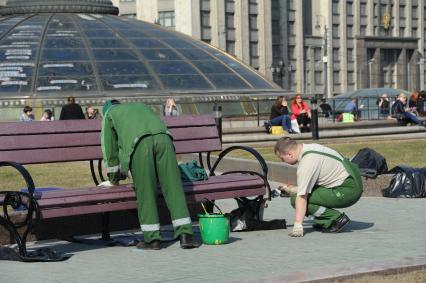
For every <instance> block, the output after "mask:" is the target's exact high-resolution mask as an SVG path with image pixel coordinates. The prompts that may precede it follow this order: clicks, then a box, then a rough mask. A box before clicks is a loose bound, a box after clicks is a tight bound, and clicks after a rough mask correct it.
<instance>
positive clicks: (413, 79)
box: [407, 50, 421, 90]
mask: <svg viewBox="0 0 426 283" xmlns="http://www.w3.org/2000/svg"><path fill="white" fill-rule="evenodd" d="M419 55H420V54H419V53H418V52H417V50H415V51H414V53H413V56H411V58H410V60H409V61H408V66H407V71H408V88H407V89H408V90H419V87H420V82H419V64H418V63H420V62H421V61H420V56H419Z"/></svg>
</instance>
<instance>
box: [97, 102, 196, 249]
mask: <svg viewBox="0 0 426 283" xmlns="http://www.w3.org/2000/svg"><path fill="white" fill-rule="evenodd" d="M102 112H103V121H102V135H101V136H102V152H103V158H104V162H105V163H106V165H107V172H108V179H109V181H110V182H111V183H112V184H113V185H117V184H118V182H119V181H120V180H123V179H125V178H127V174H128V171H129V170H130V172H131V174H132V178H133V182H134V186H135V191H136V198H137V207H138V216H139V222H140V223H141V230H142V232H143V235H144V242H141V243H139V244H138V246H137V247H138V248H141V249H154V250H159V249H160V248H161V245H160V243H161V235H160V222H159V219H158V211H157V197H156V196H157V185H158V184H160V186H161V189H162V192H163V196H164V199H165V201H166V204H167V207H168V209H169V211H170V215H171V218H172V224H173V228H174V236H175V238H179V239H180V245H181V248H184V249H190V248H197V247H198V246H199V244H198V243H197V242H195V241H194V237H193V235H194V232H193V230H192V224H191V218H190V217H189V212H188V207H187V205H186V200H185V195H184V192H183V187H182V181H181V179H180V178H181V177H180V172H179V168H178V166H177V161H176V153H175V151H174V147H173V143H172V137H171V136H170V133H169V132H168V131H167V127H166V125H165V124H164V123H163V121H162V120H161V119H160V118H159V117H158V116H157V115H156V114H155V113H154V112H153V111H152V110H151V108H149V107H148V106H146V105H144V104H142V103H127V104H120V102H119V101H117V100H111V101H107V102H106V103H105V105H104V107H103V109H102Z"/></svg>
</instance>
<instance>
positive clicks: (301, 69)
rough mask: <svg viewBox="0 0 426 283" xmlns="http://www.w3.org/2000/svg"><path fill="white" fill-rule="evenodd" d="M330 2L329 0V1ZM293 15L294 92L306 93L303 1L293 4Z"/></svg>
mask: <svg viewBox="0 0 426 283" xmlns="http://www.w3.org/2000/svg"><path fill="white" fill-rule="evenodd" d="M330 1H331V0H330ZM293 3H294V4H293V5H294V6H295V9H296V14H295V29H296V48H295V49H296V50H295V53H296V58H297V59H296V78H295V80H296V91H297V92H302V93H304V92H306V89H305V66H304V63H305V54H304V53H305V52H304V50H305V41H304V33H303V1H294V2H293Z"/></svg>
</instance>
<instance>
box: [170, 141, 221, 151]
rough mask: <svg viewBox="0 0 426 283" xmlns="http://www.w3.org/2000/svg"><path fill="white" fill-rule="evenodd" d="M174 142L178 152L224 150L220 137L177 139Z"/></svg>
mask: <svg viewBox="0 0 426 283" xmlns="http://www.w3.org/2000/svg"><path fill="white" fill-rule="evenodd" d="M173 144H174V145H175V149H176V153H177V154H184V153H194V152H195V153H198V152H209V151H221V150H222V144H221V143H220V140H219V139H205V140H188V141H176V142H174V143H173Z"/></svg>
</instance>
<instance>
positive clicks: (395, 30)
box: [391, 0, 403, 37]
mask: <svg viewBox="0 0 426 283" xmlns="http://www.w3.org/2000/svg"><path fill="white" fill-rule="evenodd" d="M392 15H393V16H394V17H393V20H394V21H395V22H391V25H392V27H393V33H392V35H393V36H396V37H398V36H403V34H402V35H400V34H399V16H400V15H399V0H395V1H394V4H393V11H392Z"/></svg>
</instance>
